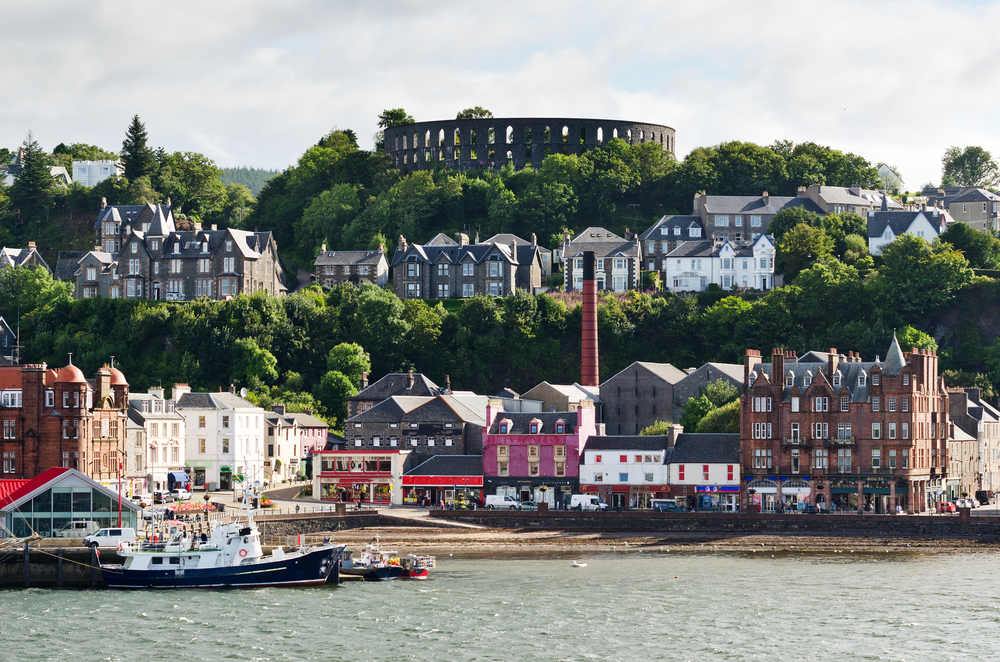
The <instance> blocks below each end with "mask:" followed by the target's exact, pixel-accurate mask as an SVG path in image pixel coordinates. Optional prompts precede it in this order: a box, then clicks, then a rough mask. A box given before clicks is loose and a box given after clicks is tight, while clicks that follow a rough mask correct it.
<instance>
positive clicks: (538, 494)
mask: <svg viewBox="0 0 1000 662" xmlns="http://www.w3.org/2000/svg"><path fill="white" fill-rule="evenodd" d="M577 485H578V483H577V480H576V478H553V477H551V476H546V477H544V478H506V477H498V476H487V477H486V478H484V493H485V494H499V495H503V496H511V497H514V498H515V499H517V500H518V501H534V502H535V503H536V504H539V503H547V504H548V505H549V508H551V509H553V510H565V509H567V508H568V507H569V502H570V497H571V496H572V494H573V492H574V490H576V489H577ZM609 501H610V500H609Z"/></svg>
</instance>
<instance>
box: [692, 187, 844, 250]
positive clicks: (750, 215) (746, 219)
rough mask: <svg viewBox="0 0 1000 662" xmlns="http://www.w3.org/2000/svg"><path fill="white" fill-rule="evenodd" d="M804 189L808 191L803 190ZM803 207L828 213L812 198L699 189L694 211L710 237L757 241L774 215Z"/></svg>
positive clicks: (765, 232)
mask: <svg viewBox="0 0 1000 662" xmlns="http://www.w3.org/2000/svg"><path fill="white" fill-rule="evenodd" d="M803 193H804V191H803ZM793 207H802V208H804V209H806V210H808V211H811V212H815V213H817V214H823V213H825V212H824V211H823V209H822V208H821V207H820V206H819V205H818V204H816V202H814V201H813V200H811V199H810V198H808V197H806V196H804V195H801V196H797V197H789V196H777V195H770V194H769V193H768V192H767V191H764V192H763V193H762V194H761V195H705V194H704V193H695V195H694V211H693V212H692V214H693V215H694V216H697V217H699V218H700V219H701V222H702V225H703V226H704V228H705V233H706V238H707V239H709V240H710V241H713V242H718V243H722V242H723V241H725V240H727V239H728V240H729V241H731V242H735V243H739V242H742V241H753V240H755V239H756V238H757V237H758V236H760V235H763V234H767V227H768V225H770V223H771V219H772V218H774V215H775V214H777V213H778V212H779V211H782V210H784V209H791V208H793Z"/></svg>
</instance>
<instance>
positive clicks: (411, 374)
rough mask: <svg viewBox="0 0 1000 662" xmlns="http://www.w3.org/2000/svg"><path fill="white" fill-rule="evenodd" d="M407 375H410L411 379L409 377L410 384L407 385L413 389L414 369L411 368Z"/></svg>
mask: <svg viewBox="0 0 1000 662" xmlns="http://www.w3.org/2000/svg"><path fill="white" fill-rule="evenodd" d="M407 375H408V377H409V378H410V379H409V382H408V384H409V386H407V387H406V388H407V389H413V370H410V372H409V373H407Z"/></svg>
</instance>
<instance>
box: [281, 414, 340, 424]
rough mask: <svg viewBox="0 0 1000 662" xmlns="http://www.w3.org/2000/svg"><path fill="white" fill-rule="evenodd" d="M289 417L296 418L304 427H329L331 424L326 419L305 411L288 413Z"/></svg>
mask: <svg viewBox="0 0 1000 662" xmlns="http://www.w3.org/2000/svg"><path fill="white" fill-rule="evenodd" d="M286 415H287V416H288V417H289V418H292V419H294V420H295V422H296V423H298V424H299V427H302V428H329V427H330V424H329V423H326V422H325V421H323V420H321V419H318V418H316V417H315V416H313V415H312V414H306V413H305V412H289V413H288V414H286Z"/></svg>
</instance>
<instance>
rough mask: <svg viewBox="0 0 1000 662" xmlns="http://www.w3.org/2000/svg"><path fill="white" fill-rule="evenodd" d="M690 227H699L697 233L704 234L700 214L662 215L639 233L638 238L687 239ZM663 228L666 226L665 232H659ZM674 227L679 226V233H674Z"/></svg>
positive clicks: (644, 239) (689, 234) (643, 239)
mask: <svg viewBox="0 0 1000 662" xmlns="http://www.w3.org/2000/svg"><path fill="white" fill-rule="evenodd" d="M692 227H696V228H699V229H700V230H701V232H700V233H699V234H700V235H701V236H704V234H705V228H704V227H703V225H702V222H701V216H680V215H676V216H664V217H663V218H661V219H660V220H658V221H657V222H656V223H653V225H651V226H649V227H648V228H647V229H646V231H645V232H643V233H642V234H640V235H639V239H640V240H642V241H646V240H647V239H653V240H661V239H675V238H676V237H681V238H682V239H683V240H684V241H687V240H689V239H691V228H692ZM664 228H666V230H667V234H663V233H662V232H661V230H662V229H664ZM674 228H680V233H679V234H674ZM696 238H697V237H696Z"/></svg>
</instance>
